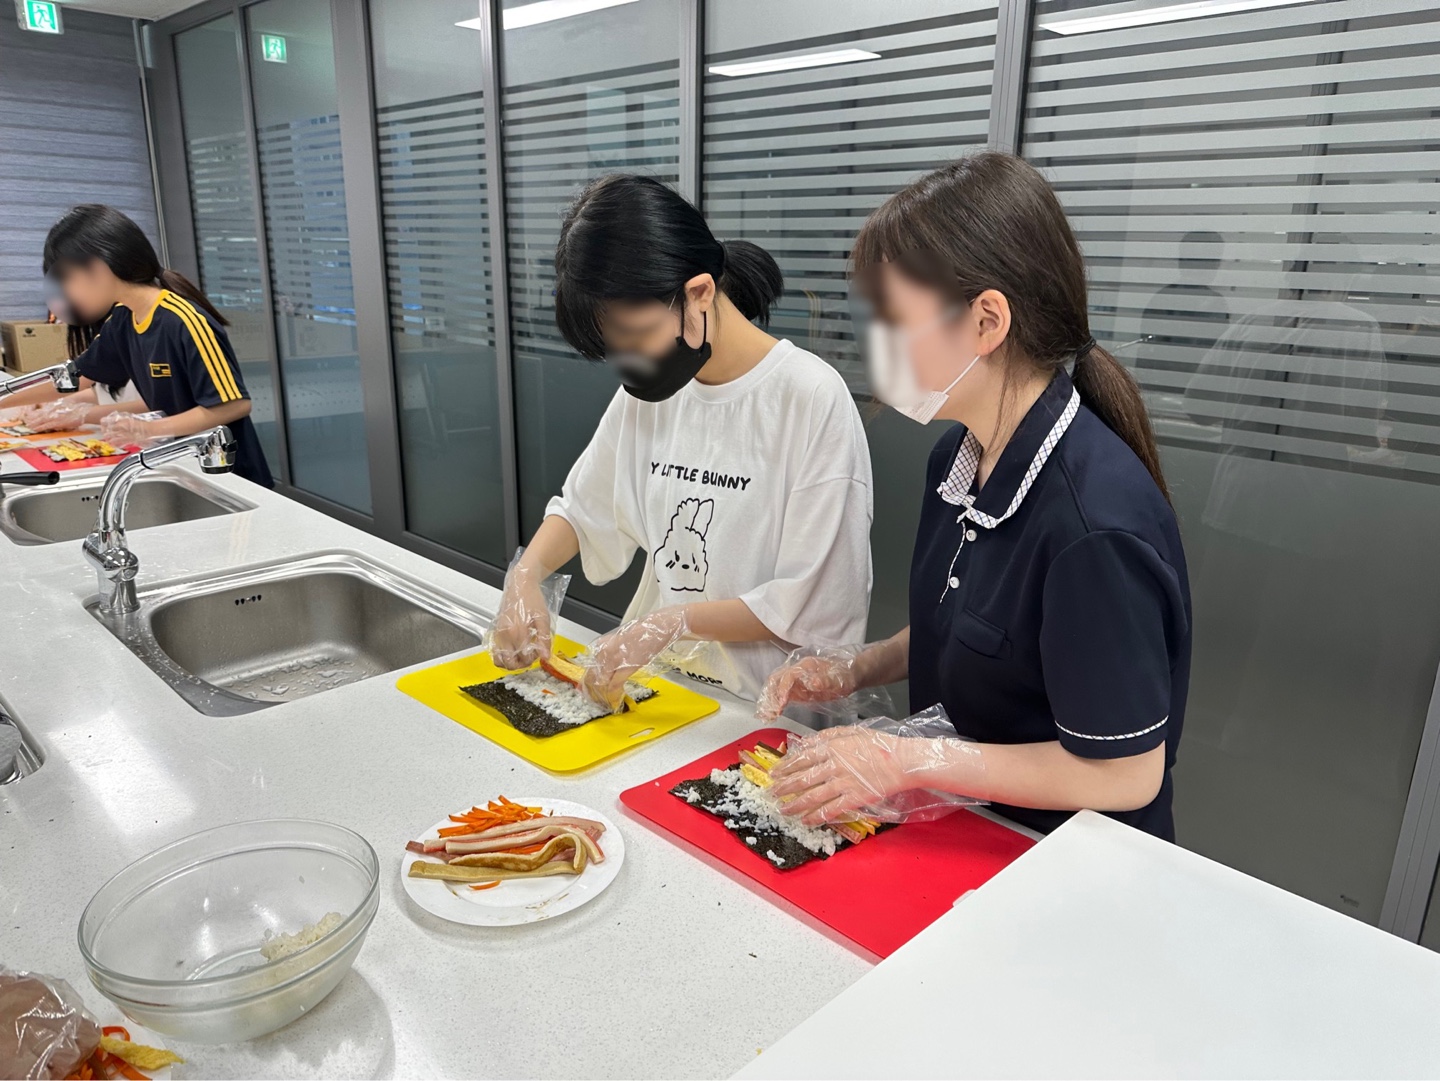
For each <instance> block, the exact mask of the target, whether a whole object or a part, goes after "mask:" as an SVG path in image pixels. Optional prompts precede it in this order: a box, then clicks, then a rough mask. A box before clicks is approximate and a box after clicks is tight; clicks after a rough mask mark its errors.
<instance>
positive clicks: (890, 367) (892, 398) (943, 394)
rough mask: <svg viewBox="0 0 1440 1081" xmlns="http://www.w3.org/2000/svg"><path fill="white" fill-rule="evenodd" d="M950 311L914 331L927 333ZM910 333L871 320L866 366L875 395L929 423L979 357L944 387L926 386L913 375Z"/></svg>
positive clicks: (897, 408)
mask: <svg viewBox="0 0 1440 1081" xmlns="http://www.w3.org/2000/svg"><path fill="white" fill-rule="evenodd" d="M949 315H950V313H948V312H947V313H946V314H945V315H942V316H941V317H940V318H939V319H937V320H936V321H935V322H934V323H932V324H930V326H928V327H925V328H923V329H921V330H920V331H917V332H916V334H925V333H928V332H929V331H930V330H933V329H934V328H935V327H937V326H939V325H940V323H941V322H943V321H944V320H945V319H947V318H949ZM913 337H915V335H906V334H905V333H904V332H902V331H899V330H896V329H895V328H894V327H890V326H886V325H885V324H884V323H880V322H874V323H871V324H870V330H869V350H868V353H867V355H866V358H865V359H866V367H867V368H868V370H869V374H870V386H871V387H872V388H874V391H875V397H877V398H879V399H880V400H881V401H882V402H884V403H885V404H886V405H888V406H890V407H891V408H892V409H894V410H895V411H896V412H897V413H900V414H902V415H904V416H907V417H909V418H910V419H911V420H913V421H915V422H916V423H917V424H929V423H930V422H931V421H932V420H934V419H935V414H936V413H938V412H940V410H941V409H943V408H944V407H945V403H946V402H948V401H949V400H950V392H951V391H952V390H954V389H955V384H956V383H958V382H960V380H962V379H964V378H965V377H966V376H967V375H969V374H970V369H971V368H973V367H975V365H976V364H978V363H979V362H980V358H979V356H976V357H975V359H974V360H972V361H971V362H970V363H969V364H967V365H965V368H964V370H963V371H962V372H961V373H960V374H959V375H957V376H956V377H955V378H954V379H952V380H951V381H950V385H949V386H948V387H946V388H945V389H944V390H926V389H925V388H924V387H922V386H921V385H920V381H919V380H918V379H917V378H916V377H915V363H914V361H913V360H912V359H911V356H910V342H911V340H912V339H913Z"/></svg>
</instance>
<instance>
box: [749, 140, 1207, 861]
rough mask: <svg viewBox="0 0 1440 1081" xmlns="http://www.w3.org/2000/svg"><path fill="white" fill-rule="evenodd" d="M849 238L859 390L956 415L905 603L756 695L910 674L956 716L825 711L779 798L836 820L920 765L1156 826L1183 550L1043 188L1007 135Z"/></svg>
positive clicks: (945, 784)
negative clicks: (915, 730) (938, 733)
mask: <svg viewBox="0 0 1440 1081" xmlns="http://www.w3.org/2000/svg"><path fill="white" fill-rule="evenodd" d="M854 261H855V271H856V274H857V277H858V278H859V279H860V282H861V284H862V285H863V286H865V288H866V290H867V292H868V293H869V295H870V297H871V299H872V300H873V301H874V304H875V308H876V313H877V316H878V320H877V322H876V324H875V325H874V326H873V327H872V328H871V334H870V363H871V379H872V382H873V384H874V387H875V390H876V393H877V396H879V397H880V398H881V400H882V401H885V402H887V403H888V404H890V405H892V406H894V407H895V408H896V409H898V410H899V411H900V412H902V413H904V414H905V415H906V416H909V417H911V418H912V419H914V420H917V421H919V422H921V423H928V422H929V421H930V420H931V419H933V418H936V417H939V418H943V419H946V420H952V421H957V422H958V423H957V424H955V425H953V426H951V427H949V428H947V430H946V431H945V432H944V433H943V434H942V435H941V436H940V438H939V440H938V441H937V442H936V444H935V448H934V450H933V451H932V452H931V455H930V463H929V467H928V470H927V474H926V478H925V494H924V503H923V507H922V511H921V521H920V529H919V533H918V535H917V537H916V539H915V553H914V558H913V560H912V563H911V572H910V625H909V626H908V627H907V628H906V629H905V630H903V631H901V632H900V633H899V634H897V635H895V636H894V637H893V638H889V639H887V640H885V641H883V642H876V643H871V644H869V645H864V646H855V647H850V648H845V649H828V650H819V651H816V650H801V651H797V653H795V654H793V655H792V657H791V658H790V660H789V661H788V662H787V663H786V665H785V666H784V667H782V668H781V669H780V670H779V671H777V672H776V673H775V674H774V675H773V676H772V677H771V678H770V681H769V684H768V685H767V687H766V691H765V694H764V695H763V696H762V698H761V700H760V710H759V712H760V714H761V715H762V716H775V715H778V713H779V712H780V710H782V709H783V708H785V706H786V705H787V704H789V703H791V702H806V701H820V700H825V699H834V698H840V697H843V696H845V695H848V694H850V693H853V692H854V691H855V690H856V689H858V688H860V687H866V686H876V685H881V684H885V683H890V682H894V681H897V680H900V679H903V678H905V677H906V676H907V675H908V677H909V680H910V704H911V709H912V710H914V711H919V710H921V709H924V708H925V707H927V706H930V705H933V704H935V703H940V704H942V705H943V706H944V707H945V710H946V712H947V714H948V715H949V717H950V721H951V723H952V724H953V725H954V726H955V730H956V734H957V736H959V737H962V738H959V739H948V738H947V739H936V740H921V739H897V738H895V737H893V736H887V735H885V734H883V733H877V732H874V731H871V730H869V729H866V728H854V727H840V728H834V729H828V730H826V731H824V732H822V733H820V737H821V738H819V739H818V740H815V741H812V743H813V745H812V746H810V747H809V748H807V749H805V750H804V751H802V752H800V753H799V754H797V755H792V756H791V757H790V759H789V760H787V761H786V762H785V763H784V764H783V765H782V766H781V767H780V768H779V769H778V770H777V775H779V776H780V778H781V779H780V781H779V782H778V784H777V789H776V791H777V792H778V793H779V794H780V795H782V796H791V797H794V798H793V800H791V802H789V803H788V804H787V807H786V809H787V811H789V812H790V813H793V814H797V815H800V816H803V818H804V820H805V821H807V822H810V823H819V822H825V821H835V820H837V819H843V818H845V817H846V816H847V815H849V814H851V813H852V812H854V811H855V810H856V809H858V808H861V807H864V806H866V805H867V804H874V803H875V802H877V801H878V800H879V799H883V798H885V797H888V796H891V795H894V794H896V793H898V792H901V791H904V790H906V789H911V788H929V789H939V790H944V791H949V792H957V793H962V794H965V795H971V796H977V797H981V798H984V799H987V800H990V801H991V802H992V804H993V805H994V808H995V810H997V811H999V812H1000V813H1002V814H1004V815H1007V816H1009V817H1010V818H1012V819H1014V820H1016V821H1018V822H1021V823H1024V824H1025V825H1028V826H1031V827H1033V828H1035V829H1038V830H1042V831H1048V830H1050V829H1053V828H1054V827H1055V826H1057V825H1059V824H1060V823H1061V822H1062V821H1064V820H1065V819H1066V818H1067V817H1068V816H1069V814H1070V813H1071V812H1074V811H1076V810H1080V809H1082V808H1090V809H1093V810H1097V811H1102V812H1105V813H1107V814H1110V815H1112V816H1114V817H1115V818H1118V819H1120V820H1121V821H1123V822H1128V823H1130V824H1132V825H1134V826H1136V827H1138V828H1140V829H1143V830H1146V831H1147V832H1149V833H1152V834H1155V835H1156V836H1159V837H1163V838H1167V839H1172V840H1173V838H1174V823H1173V819H1172V817H1171V780H1170V770H1171V767H1172V766H1173V765H1174V762H1175V751H1176V747H1177V745H1178V744H1179V741H1180V729H1181V725H1182V722H1183V719H1184V713H1185V697H1186V692H1187V689H1188V685H1189V676H1190V589H1189V583H1188V580H1187V576H1186V570H1185V554H1184V551H1183V549H1182V547H1181V543H1180V532H1179V528H1178V526H1177V523H1176V520H1175V513H1174V511H1173V510H1172V509H1171V506H1170V502H1169V494H1168V492H1167V490H1166V487H1165V478H1164V476H1163V475H1162V474H1161V470H1160V461H1159V454H1158V452H1157V450H1156V447H1155V438H1154V435H1153V433H1152V432H1151V429H1150V422H1149V419H1148V417H1147V416H1146V412H1145V405H1144V402H1143V401H1142V399H1141V397H1140V392H1139V388H1138V387H1137V386H1136V385H1135V382H1134V380H1133V379H1132V378H1131V377H1130V375H1129V374H1128V373H1127V372H1126V370H1125V369H1124V368H1123V367H1122V366H1121V365H1120V364H1119V363H1118V362H1117V361H1116V360H1115V358H1114V357H1112V356H1111V355H1110V354H1109V353H1107V352H1106V351H1105V350H1103V349H1101V348H1099V347H1098V346H1097V345H1096V344H1095V342H1094V340H1093V339H1092V338H1091V336H1090V330H1089V318H1088V310H1087V303H1086V290H1085V265H1084V262H1083V260H1082V258H1081V255H1080V249H1079V246H1078V245H1077V244H1076V241H1075V237H1074V234H1073V233H1072V232H1071V229H1070V225H1069V222H1068V221H1067V220H1066V218H1065V213H1064V211H1063V209H1062V208H1061V206H1060V202H1059V200H1058V199H1057V198H1056V196H1055V193H1054V192H1053V191H1052V190H1051V188H1050V186H1049V184H1048V183H1046V181H1045V180H1044V178H1043V177H1041V176H1040V174H1039V173H1038V172H1036V171H1035V170H1034V169H1033V168H1032V167H1031V166H1029V165H1027V164H1026V163H1025V162H1023V161H1021V160H1020V159H1019V158H1016V157H1013V156H1011V155H1008V154H1000V153H994V152H985V153H980V154H975V155H973V156H970V157H966V158H964V159H962V160H960V161H957V162H954V163H952V164H950V165H947V166H945V167H944V168H942V169H939V170H937V171H935V172H933V173H931V174H929V175H928V176H925V177H922V178H921V179H920V180H918V181H916V182H915V183H914V184H912V185H910V186H909V187H908V188H906V189H904V190H903V191H901V192H899V193H898V194H897V195H895V196H893V197H892V198H891V199H890V200H889V201H888V202H886V203H885V204H884V205H883V206H882V207H880V208H879V209H878V210H877V211H876V212H875V213H874V214H873V215H872V216H871V218H870V219H869V220H868V221H867V222H866V224H865V226H864V228H863V229H862V230H861V233H860V235H859V237H858V238H857V240H856V243H855V251H854ZM876 483H877V486H878V485H879V484H881V483H883V480H881V478H876ZM906 483H908V482H906Z"/></svg>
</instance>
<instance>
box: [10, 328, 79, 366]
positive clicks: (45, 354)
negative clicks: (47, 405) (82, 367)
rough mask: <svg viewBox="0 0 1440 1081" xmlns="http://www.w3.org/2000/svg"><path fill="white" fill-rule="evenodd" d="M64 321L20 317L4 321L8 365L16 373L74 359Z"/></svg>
mask: <svg viewBox="0 0 1440 1081" xmlns="http://www.w3.org/2000/svg"><path fill="white" fill-rule="evenodd" d="M66 333H67V328H66V326H65V324H64V323H46V322H43V321H39V320H35V321H27V320H19V321H16V322H7V323H0V343H3V344H4V346H5V367H7V368H9V369H10V370H11V371H12V372H33V371H38V370H39V369H41V368H48V367H50V365H52V364H62V363H64V362H65V361H66V360H69V359H70V348H69V346H68V345H67V344H66V341H65V338H66Z"/></svg>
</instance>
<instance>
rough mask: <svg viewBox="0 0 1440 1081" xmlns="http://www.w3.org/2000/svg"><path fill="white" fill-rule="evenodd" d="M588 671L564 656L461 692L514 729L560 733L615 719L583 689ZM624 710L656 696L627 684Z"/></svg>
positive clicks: (637, 685)
mask: <svg viewBox="0 0 1440 1081" xmlns="http://www.w3.org/2000/svg"><path fill="white" fill-rule="evenodd" d="M584 674H585V669H584V667H583V666H582V665H580V664H578V663H577V662H576V661H575V660H574V659H572V658H570V657H565V656H563V655H561V654H559V653H556V654H553V655H552V656H551V657H550V658H549V659H547V660H543V661H541V662H540V663H539V664H538V665H535V666H534V667H531V668H527V669H525V671H523V672H511V673H509V674H508V675H504V676H501V677H500V678H499V679H492V680H488V681H486V682H484V683H475V684H472V685H470V686H468V687H461V688H460V689H461V690H462V691H464V692H465V693H466V694H468V695H469V696H470V697H471V698H473V699H475V700H476V701H477V702H480V703H482V704H483V705H487V706H489V707H490V708H491V709H493V710H495V711H496V712H497V713H499V714H500V716H501V717H503V718H504V719H505V720H506V721H507V722H508V723H509V724H510V725H511V726H512V727H514V728H516V729H518V730H520V731H521V732H524V733H525V734H526V735H529V736H538V737H541V738H544V737H547V736H555V735H559V734H560V733H561V732H568V731H569V730H570V729H572V728H579V727H580V726H581V725H583V724H588V723H589V722H590V721H594V720H598V719H599V718H601V717H608V716H611V712H610V710H608V709H606V708H605V707H604V706H603V705H601V704H599V703H598V702H596V701H595V700H594V699H592V698H591V697H590V696H589V695H588V694H586V693H585V691H584V690H583V689H582V688H581V683H582V681H583V679H584ZM625 689H626V694H625V703H624V708H623V709H622V710H621V712H624V711H625V710H626V709H633V708H634V707H635V706H636V705H637V704H638V703H640V702H644V701H647V700H649V699H651V698H654V697H655V693H656V692H655V691H654V690H653V689H651V688H650V687H646V686H645V685H644V684H641V683H635V682H633V681H632V682H630V683H628V684H626V688H625Z"/></svg>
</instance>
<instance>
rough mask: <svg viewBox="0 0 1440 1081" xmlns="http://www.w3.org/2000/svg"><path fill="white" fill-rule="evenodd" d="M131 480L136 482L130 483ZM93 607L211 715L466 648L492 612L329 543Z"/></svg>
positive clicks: (239, 711) (112, 629) (258, 706)
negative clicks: (120, 604) (120, 608)
mask: <svg viewBox="0 0 1440 1081" xmlns="http://www.w3.org/2000/svg"><path fill="white" fill-rule="evenodd" d="M136 488H137V489H138V488H139V485H138V484H137V485H136ZM139 600H140V609H139V611H137V612H131V613H125V614H119V615H107V614H105V613H102V612H101V611H100V610H99V607H98V598H96V599H92V600H91V601H90V603H88V604H87V605H86V608H87V609H88V610H89V612H90V614H91V615H93V616H94V617H95V618H96V619H98V620H99V621H100V622H101V624H103V625H104V626H105V627H106V628H108V629H109V630H110V632H111V633H112V634H114V635H115V636H116V637H117V638H119V639H120V640H121V641H122V642H124V643H125V645H126V646H128V647H129V648H130V650H131V652H133V653H134V654H135V655H136V656H137V657H139V658H140V659H141V660H142V661H144V662H145V663H146V664H147V665H149V666H150V668H151V669H152V670H153V671H154V672H155V673H156V674H157V675H159V676H160V677H161V678H162V679H164V680H165V681H166V682H167V683H169V684H170V686H171V687H173V688H174V689H175V691H176V692H177V693H178V694H179V695H180V696H181V697H182V698H184V699H185V700H186V701H187V702H189V703H190V704H191V705H192V706H194V707H195V708H196V709H198V710H199V711H200V712H201V713H205V714H208V715H210V716H212V717H230V716H236V715H238V714H242V713H251V712H254V711H255V710H259V709H264V708H266V707H267V706H273V705H278V704H279V703H281V702H290V701H293V700H294V699H297V698H305V697H307V696H309V695H312V694H318V693H319V692H321V691H326V690H330V689H332V688H334V687H340V686H344V685H345V684H347V683H354V682H356V681H358V680H362V679H368V678H369V677H371V676H378V675H382V674H384V673H386V672H392V671H394V670H395V669H397V668H404V667H407V666H409V665H412V664H419V663H420V662H422V661H427V660H431V659H432V658H435V657H441V656H444V655H445V654H447V653H455V652H458V651H460V650H465V649H474V648H477V647H478V646H479V645H480V636H481V634H482V632H483V630H484V628H485V625H486V623H487V622H488V615H487V614H485V613H482V612H480V611H477V610H474V609H471V608H468V607H466V606H465V605H463V604H461V603H460V602H458V601H456V600H454V599H452V598H450V597H447V596H445V595H443V594H441V593H439V592H437V591H435V590H433V589H431V588H430V587H428V586H426V585H424V584H423V583H420V582H417V581H415V580H414V579H411V578H408V577H406V576H404V575H401V574H399V573H397V572H395V571H393V570H390V569H389V568H387V567H383V566H381V565H380V564H378V563H373V562H371V561H370V560H368V559H366V558H365V557H363V556H359V555H354V554H351V553H327V554H323V555H318V556H311V557H309V558H306V559H300V560H293V561H290V562H286V563H278V564H269V565H265V566H259V567H249V568H244V569H241V570H236V571H228V572H225V573H223V574H219V575H212V576H209V577H205V578H196V579H190V580H187V581H180V582H172V583H168V584H164V585H158V586H154V587H151V588H149V589H143V588H142V589H141V590H140V593H139Z"/></svg>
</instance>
